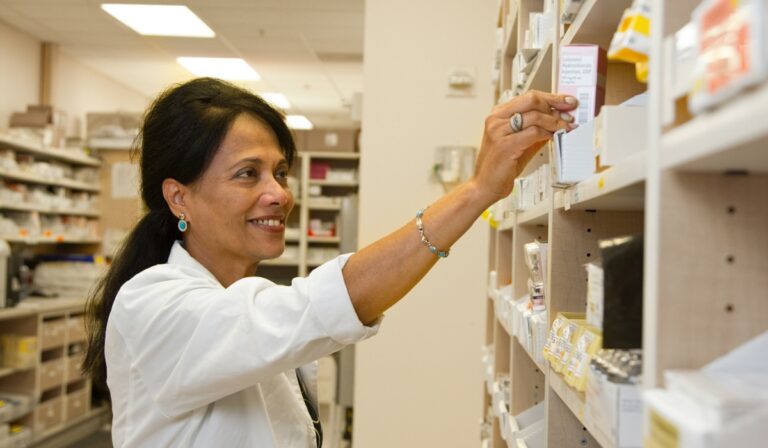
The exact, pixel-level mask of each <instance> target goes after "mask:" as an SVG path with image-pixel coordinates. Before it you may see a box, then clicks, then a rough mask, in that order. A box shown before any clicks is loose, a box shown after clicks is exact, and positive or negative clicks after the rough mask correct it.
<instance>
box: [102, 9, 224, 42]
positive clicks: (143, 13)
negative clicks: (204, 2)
mask: <svg viewBox="0 0 768 448" xmlns="http://www.w3.org/2000/svg"><path fill="white" fill-rule="evenodd" d="M101 9H103V10H104V11H106V12H107V13H109V14H110V15H112V16H113V17H114V18H116V19H117V20H119V21H121V22H122V23H124V24H125V25H126V26H128V27H129V28H131V29H133V30H134V31H136V32H137V33H139V34H142V35H145V36H177V37H214V36H216V33H214V32H213V30H212V29H211V28H209V27H208V25H206V24H205V22H203V21H202V20H200V18H199V17H197V15H195V13H194V12H192V11H191V10H190V9H189V8H187V7H186V6H182V5H135V4H121V3H105V4H102V5H101Z"/></svg>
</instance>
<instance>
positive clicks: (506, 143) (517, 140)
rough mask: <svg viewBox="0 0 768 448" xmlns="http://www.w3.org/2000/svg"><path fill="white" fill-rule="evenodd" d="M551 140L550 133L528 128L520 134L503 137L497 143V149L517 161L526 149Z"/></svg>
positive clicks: (539, 128) (534, 127)
mask: <svg viewBox="0 0 768 448" xmlns="http://www.w3.org/2000/svg"><path fill="white" fill-rule="evenodd" d="M551 138H552V132H550V131H548V130H546V129H544V128H541V127H539V126H529V127H526V128H525V129H523V130H522V131H520V132H516V133H514V134H508V135H507V136H505V137H504V138H503V139H501V141H500V142H499V145H498V148H499V149H500V150H502V151H504V150H507V151H509V154H508V156H510V157H512V158H513V159H519V158H520V157H522V156H523V154H525V151H526V149H527V148H530V147H531V146H533V145H536V144H537V143H541V142H544V141H547V140H549V139H551Z"/></svg>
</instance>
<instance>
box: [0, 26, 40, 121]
mask: <svg viewBox="0 0 768 448" xmlns="http://www.w3.org/2000/svg"><path fill="white" fill-rule="evenodd" d="M39 101H40V42H39V41H38V40H37V39H35V38H33V37H31V36H28V35H26V34H24V33H22V32H20V31H18V30H16V29H14V28H12V27H10V26H8V25H7V24H5V23H3V22H0V128H6V127H8V119H9V118H10V117H11V114H12V113H13V112H16V111H24V110H26V109H27V104H37V103H38V102H39Z"/></svg>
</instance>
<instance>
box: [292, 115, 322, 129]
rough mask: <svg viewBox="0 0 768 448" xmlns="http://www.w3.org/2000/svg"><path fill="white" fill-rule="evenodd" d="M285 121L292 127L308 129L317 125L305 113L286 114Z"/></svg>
mask: <svg viewBox="0 0 768 448" xmlns="http://www.w3.org/2000/svg"><path fill="white" fill-rule="evenodd" d="M285 122H286V123H287V124H288V127H289V128H291V129H302V130H306V129H312V128H314V127H315V126H314V125H313V124H312V122H311V121H309V118H307V117H305V116H304V115H286V116H285Z"/></svg>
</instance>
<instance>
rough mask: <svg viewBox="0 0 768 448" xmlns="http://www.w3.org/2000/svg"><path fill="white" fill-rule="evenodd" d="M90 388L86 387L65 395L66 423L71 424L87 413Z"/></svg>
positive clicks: (89, 401)
mask: <svg viewBox="0 0 768 448" xmlns="http://www.w3.org/2000/svg"><path fill="white" fill-rule="evenodd" d="M89 391H90V388H88V387H86V388H83V389H80V390H78V391H75V392H72V393H69V394H67V395H66V397H65V399H66V408H67V413H66V421H67V422H71V421H72V420H75V419H77V418H79V417H82V416H83V415H85V414H86V413H87V412H88V408H89V407H90V405H91V397H90V394H89V393H88V392H89Z"/></svg>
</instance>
